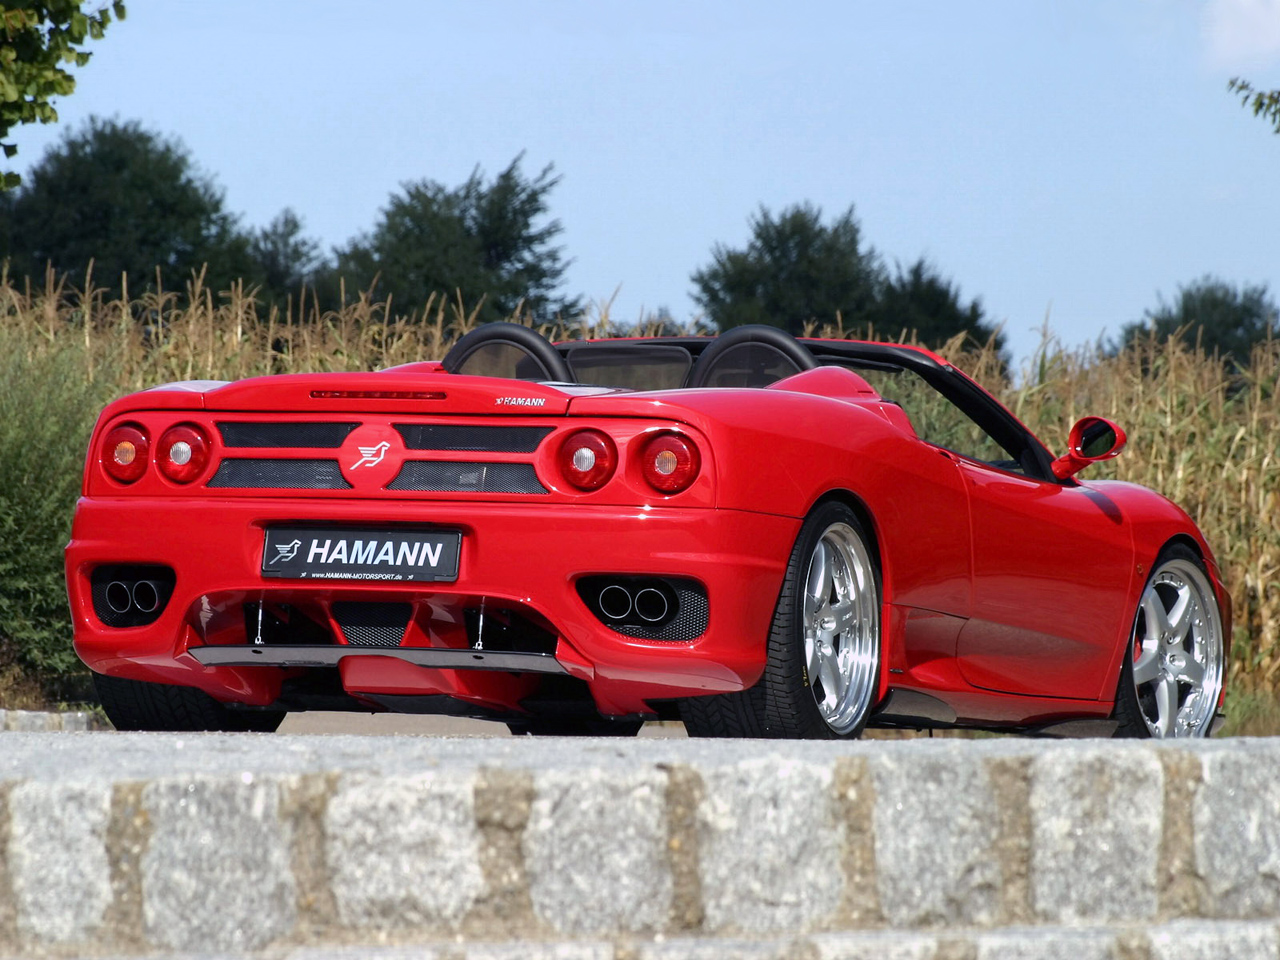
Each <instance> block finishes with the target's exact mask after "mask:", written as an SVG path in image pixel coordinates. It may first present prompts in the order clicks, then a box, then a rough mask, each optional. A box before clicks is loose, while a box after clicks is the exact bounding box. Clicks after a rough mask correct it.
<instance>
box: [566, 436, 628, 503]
mask: <svg viewBox="0 0 1280 960" xmlns="http://www.w3.org/2000/svg"><path fill="white" fill-rule="evenodd" d="M617 465H618V448H617V447H615V446H614V444H613V441H612V440H610V439H609V437H608V436H607V435H605V434H603V433H601V432H600V431H599V430H579V431H578V432H577V433H572V434H570V435H569V436H568V437H567V438H566V439H565V441H564V443H562V444H560V472H561V473H563V474H564V477H565V479H566V480H568V481H569V482H570V483H571V484H573V485H574V486H575V487H577V488H578V489H579V490H598V489H599V488H600V487H602V486H604V484H605V482H606V481H607V480H608V479H609V478H610V477H611V476H613V471H614V468H616V467H617Z"/></svg>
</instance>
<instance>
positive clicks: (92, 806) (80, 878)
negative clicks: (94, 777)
mask: <svg viewBox="0 0 1280 960" xmlns="http://www.w3.org/2000/svg"><path fill="white" fill-rule="evenodd" d="M52 811H57V812H58V814H60V815H56V816H50V813H51V812H52ZM110 816H111V786H110V784H108V783H102V782H97V783H83V782H82V783H75V782H71V783H19V784H17V785H16V786H14V788H13V791H12V792H11V793H10V795H9V850H8V861H9V872H10V876H11V879H12V883H13V892H14V899H15V901H16V903H17V908H18V928H19V930H20V931H21V932H22V933H23V934H24V935H25V936H27V937H29V938H31V939H33V940H35V941H37V942H44V943H76V942H83V941H87V940H89V939H90V938H91V937H92V936H93V935H94V934H95V933H96V932H97V931H98V928H99V927H100V925H101V924H102V922H103V918H104V916H105V914H106V911H107V908H108V907H109V906H110V905H111V867H110V863H109V861H108V859H107V849H106V839H107V824H108V821H109V820H110Z"/></svg>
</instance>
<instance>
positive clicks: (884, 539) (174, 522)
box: [66, 323, 1230, 737]
mask: <svg viewBox="0 0 1280 960" xmlns="http://www.w3.org/2000/svg"><path fill="white" fill-rule="evenodd" d="M1124 443H1125V437H1124V433H1123V432H1122V431H1121V430H1120V428H1119V427H1117V426H1116V425H1115V424H1113V423H1111V422H1109V421H1107V420H1103V419H1101V418H1098V417H1086V418H1084V419H1083V420H1081V421H1079V422H1078V423H1077V424H1075V426H1074V427H1073V428H1072V429H1071V433H1070V438H1069V440H1068V445H1067V453H1066V454H1064V455H1063V456H1061V457H1057V458H1056V459H1055V458H1054V457H1053V455H1052V454H1050V453H1049V451H1048V450H1047V449H1046V448H1045V446H1044V445H1043V444H1042V443H1041V442H1040V441H1039V440H1038V439H1036V437H1035V436H1034V435H1033V434H1032V433H1031V432H1030V431H1029V430H1028V429H1027V428H1026V427H1024V426H1023V425H1022V424H1021V423H1020V422H1019V421H1018V420H1017V419H1016V418H1015V417H1014V416H1013V415H1012V414H1011V413H1010V412H1009V411H1008V410H1006V409H1005V408H1004V407H1002V406H1001V405H1000V404H999V403H998V402H997V401H996V400H995V399H993V398H992V397H991V396H990V395H989V394H988V393H986V392H985V391H984V390H982V389H981V388H980V387H979V386H978V385H977V384H975V383H974V382H973V381H972V380H970V379H969V378H968V377H967V376H965V375H964V374H963V373H961V372H960V371H959V370H957V369H956V368H955V367H953V366H951V365H950V364H949V363H947V362H946V361H944V360H942V359H940V358H939V357H937V356H935V355H934V354H932V353H930V352H928V351H927V350H921V349H916V348H913V347H907V346H901V345H896V344H881V343H859V342H853V341H846V340H816V339H804V340H796V339H794V338H792V337H791V336H789V335H787V334H786V333H784V332H782V331H780V330H778V329H774V328H771V327H758V326H754V327H739V328H736V329H733V330H731V331H730V332H727V333H725V334H723V335H721V336H719V337H717V338H701V337H683V338H681V337H677V338H660V339H659V338H648V339H645V338H640V339H626V340H623V339H619V340H595V341H577V342H568V343H560V344H555V345H553V344H551V343H549V342H548V341H546V340H545V339H543V338H542V337H541V336H539V335H538V334H537V333H536V332H534V331H532V330H530V329H528V328H525V327H521V326H517V325H513V324H508V323H497V324H489V325H486V326H483V327H480V328H477V329H476V330H474V331H472V332H471V333H469V334H467V335H466V336H465V337H463V338H462V339H461V340H459V341H458V342H457V344H456V345H455V346H454V347H453V348H452V350H450V352H449V353H448V355H447V356H446V357H445V358H444V360H443V361H441V362H438V363H437V362H422V363H411V364H407V365H405V366H401V367H396V368H393V369H390V370H384V371H381V372H378V373H343V374H328V373H318V374H300V375H289V376H272V377H262V378H257V379H251V380H244V381H240V382H236V383H224V382H218V381H196V382H186V383H175V384H167V385H165V386H162V387H157V388H155V389H152V390H146V391H143V392H141V393H137V394H134V395H132V396H128V397H125V398H123V399H121V400H118V401H116V402H115V403H113V404H111V406H109V407H108V408H107V409H106V410H105V411H104V412H103V414H102V416H101V417H100V419H99V420H98V424H97V427H96V428H95V430H94V433H93V438H92V441H91V445H90V448H89V455H88V462H87V466H86V471H85V479H84V489H83V496H82V498H81V499H80V501H79V504H78V506H77V508H76V514H75V526H74V532H73V535H72V540H71V543H70V544H69V545H68V547H67V553H66V567H67V587H68V591H69V593H70V599H71V608H72V611H73V614H74V619H75V646H76V650H77V652H78V653H79V655H80V656H81V657H82V658H83V659H84V661H85V663H87V664H88V665H89V667H90V668H91V669H92V670H93V672H94V674H95V680H96V684H97V689H98V692H99V694H100V696H101V699H102V704H103V706H104V708H105V710H106V712H107V715H108V716H109V717H110V718H111V720H112V722H113V723H114V724H115V725H116V726H117V727H119V728H120V729H133V730H138V729H169V730H174V729H182V730H189V729H222V730H237V729H239V730H270V729H274V728H275V727H276V726H277V725H278V724H279V723H280V720H281V719H282V718H283V716H284V715H285V713H286V712H288V711H291V710H316V709H319V710H363V711H370V710H372V711H382V710H387V711H399V712H409V713H438V714H452V715H462V716H470V717H482V718H489V719H494V720H498V721H503V722H506V723H507V724H509V725H510V726H511V728H512V729H513V730H516V731H520V732H527V733H565V734H568V733H593V734H632V733H634V732H635V731H636V730H638V729H639V727H640V724H641V722H642V721H643V720H645V719H654V718H677V717H678V718H680V719H682V720H683V721H684V722H685V724H686V726H687V727H688V729H689V732H690V733H691V734H694V735H700V736H765V737H853V736H857V735H858V734H859V733H860V732H861V731H862V730H863V729H864V727H866V726H867V725H871V726H909V727H948V726H967V727H986V728H996V729H1005V730H1024V731H1040V730H1047V729H1050V728H1058V729H1061V730H1069V729H1071V728H1073V727H1074V728H1075V729H1076V730H1081V729H1089V730H1095V731H1098V730H1105V731H1113V732H1114V733H1116V734H1117V735H1125V736H1139V737H1146V736H1154V737H1195V736H1206V735H1208V733H1209V732H1210V729H1211V727H1212V726H1213V723H1214V720H1215V717H1216V716H1217V711H1218V707H1219V705H1220V702H1221V698H1222V691H1223V664H1224V662H1225V659H1226V655H1227V643H1228V637H1229V636H1230V622H1229V617H1230V605H1229V602H1228V597H1227V594H1226V592H1225V590H1224V588H1223V585H1222V580H1221V577H1220V575H1219V572H1218V568H1217V566H1216V564H1215V562H1214V559H1213V555H1212V553H1211V552H1210V550H1209V547H1208V545H1207V544H1206V543H1205V541H1204V539H1203V537H1202V536H1201V535H1200V532H1199V531H1198V530H1197V529H1196V527H1195V525H1194V524H1193V523H1192V522H1191V520H1190V519H1189V518H1188V517H1187V516H1186V514H1185V513H1183V512H1182V511H1181V510H1180V509H1178V507H1176V506H1174V505H1173V504H1172V503H1170V502H1169V501H1167V500H1165V499H1164V498H1163V497H1160V496H1159V495H1157V494H1155V493H1153V492H1151V491H1150V490H1146V489H1144V488H1141V487H1137V486H1134V485H1131V484H1127V483H1120V482H1114V481H1107V482H1102V481H1100V482H1086V481H1081V480H1078V479H1076V474H1077V473H1078V472H1079V471H1080V470H1081V469H1083V468H1084V467H1086V466H1088V465H1089V464H1090V463H1092V462H1094V461H1097V460H1106V459H1109V458H1111V457H1114V456H1116V455H1117V454H1119V453H1120V450H1121V448H1122V447H1123V446H1124Z"/></svg>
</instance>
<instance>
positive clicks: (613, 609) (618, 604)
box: [598, 583, 631, 620]
mask: <svg viewBox="0 0 1280 960" xmlns="http://www.w3.org/2000/svg"><path fill="white" fill-rule="evenodd" d="M598 603H599V604H600V612H601V613H603V614H604V615H605V616H606V617H608V618H609V619H610V620H621V619H623V618H624V617H626V615H627V614H629V613H630V612H631V593H630V591H628V590H627V588H626V587H622V586H619V585H618V584H616V583H611V584H609V585H608V586H607V587H605V588H604V589H603V590H601V591H600V597H599V600H598Z"/></svg>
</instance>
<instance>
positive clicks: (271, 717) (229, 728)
mask: <svg viewBox="0 0 1280 960" xmlns="http://www.w3.org/2000/svg"><path fill="white" fill-rule="evenodd" d="M93 686H94V689H95V690H97V692H98V700H99V702H100V703H101V704H102V709H103V711H105V712H106V714H107V719H108V720H110V721H111V723H112V725H113V726H114V727H115V728H116V729H117V730H120V731H136V730H146V731H165V730H167V731H171V732H175V733H179V732H180V733H186V732H191V731H198V730H206V731H216V732H222V733H273V732H274V731H275V729H276V728H277V727H279V726H280V724H281V723H282V722H283V721H284V718H285V711H283V710H252V709H249V710H232V709H230V708H228V707H227V706H226V705H225V704H222V703H219V702H218V701H217V700H215V699H214V698H213V697H211V696H209V694H207V693H205V692H204V691H203V690H198V689H196V688H195V687H178V686H171V685H169V684H166V683H146V682H144V681H142V680H129V679H127V678H125V677H108V676H106V675H104V674H101V673H95V674H94V675H93Z"/></svg>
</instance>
